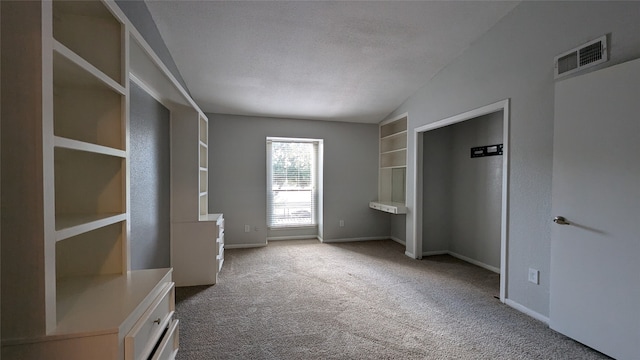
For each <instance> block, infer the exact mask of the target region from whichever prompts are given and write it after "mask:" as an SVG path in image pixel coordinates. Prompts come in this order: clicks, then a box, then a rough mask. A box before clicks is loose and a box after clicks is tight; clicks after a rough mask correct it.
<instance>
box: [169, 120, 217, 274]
mask: <svg viewBox="0 0 640 360" xmlns="http://www.w3.org/2000/svg"><path fill="white" fill-rule="evenodd" d="M171 124H172V130H171V134H172V137H171V141H172V148H173V151H172V153H171V157H172V158H171V164H172V165H171V166H172V171H171V173H172V174H173V177H172V183H173V198H172V205H171V207H172V216H171V219H172V220H171V224H172V225H171V266H172V267H173V268H174V279H175V282H176V285H177V286H193V285H211V284H215V283H216V282H217V281H218V273H219V272H220V270H221V268H222V263H223V261H224V217H223V215H222V214H209V161H208V146H209V141H208V138H209V123H208V119H207V118H206V116H204V114H202V113H198V112H195V111H193V110H190V109H180V108H179V109H176V110H175V111H174V112H172V123H171Z"/></svg>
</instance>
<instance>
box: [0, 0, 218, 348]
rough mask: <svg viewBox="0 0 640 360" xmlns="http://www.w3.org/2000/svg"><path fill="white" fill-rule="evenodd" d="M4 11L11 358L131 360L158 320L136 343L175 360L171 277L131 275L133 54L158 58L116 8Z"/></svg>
mask: <svg viewBox="0 0 640 360" xmlns="http://www.w3.org/2000/svg"><path fill="white" fill-rule="evenodd" d="M0 6H2V12H1V16H2V24H3V29H6V30H7V31H10V32H11V33H12V34H15V36H10V37H6V40H5V39H3V40H5V41H3V42H2V51H3V52H5V53H11V54H12V56H11V57H10V58H7V59H3V70H5V71H3V79H2V91H1V94H2V102H3V103H10V104H12V106H11V107H3V108H2V129H3V142H2V150H3V153H7V151H8V150H9V151H10V152H11V156H10V157H5V158H3V161H2V186H3V197H2V204H3V205H2V208H3V211H2V233H3V235H4V236H3V237H2V241H3V242H2V248H3V252H2V264H3V269H4V270H5V271H3V281H2V293H3V294H5V296H3V297H2V310H3V316H2V356H3V357H4V358H6V359H12V358H20V359H22V358H25V359H36V358H44V357H51V358H64V359H72V360H73V359H118V360H122V359H124V357H125V348H126V346H125V335H126V334H128V333H129V332H130V331H131V329H133V328H134V326H135V325H136V324H140V321H142V320H141V318H142V317H143V315H144V314H151V315H154V316H155V315H158V314H160V315H162V321H161V323H160V324H159V328H160V329H157V330H155V332H152V333H153V334H154V335H153V336H149V337H147V338H145V337H140V338H139V342H138V343H139V344H140V346H142V347H143V348H147V349H153V348H154V347H155V345H156V344H160V345H161V348H162V349H163V351H164V352H162V354H160V353H158V354H156V355H154V356H156V357H157V358H162V359H170V358H174V357H175V354H176V351H177V349H178V330H177V324H178V322H177V321H172V317H173V311H174V306H175V305H174V302H175V297H174V294H173V285H172V284H173V283H172V269H153V270H137V271H131V270H130V263H129V239H128V237H129V233H130V225H129V219H130V214H129V210H128V209H129V208H130V206H129V202H130V199H129V198H130V197H129V189H130V183H129V182H130V179H129V172H130V171H129V170H130V169H129V167H130V165H129V133H128V132H129V123H128V114H129V99H128V93H129V91H128V86H129V81H128V79H129V64H130V61H129V55H128V54H129V51H130V50H129V47H130V46H133V44H135V47H136V48H137V49H145V51H144V52H142V55H141V54H137V55H138V57H137V58H136V61H137V63H136V64H138V65H139V64H140V63H145V64H147V63H149V62H151V63H153V61H157V56H155V54H153V53H152V52H150V50H149V49H150V48H149V46H148V45H147V44H146V43H145V42H144V40H143V39H142V38H141V36H140V35H139V34H138V33H137V31H135V30H134V29H133V28H132V27H131V24H130V23H129V21H128V20H127V19H126V17H125V16H124V14H122V12H121V11H120V9H119V8H118V6H117V5H115V3H113V2H110V1H106V2H103V1H88V2H74V1H69V2H66V1H65V2H63V1H53V2H51V1H30V2H2V3H1V4H0ZM131 38H133V40H132V39H131ZM140 56H148V57H149V58H150V59H151V60H148V59H147V60H143V59H141V58H140ZM145 61H146V62H145ZM160 68H161V69H162V67H160ZM156 70H157V68H156ZM165 70H166V69H165ZM159 74H160V75H159ZM161 75H162V72H160V73H157V74H155V75H154V76H161ZM164 76H165V78H166V79H169V81H168V83H169V84H172V86H174V88H175V89H174V90H173V91H174V93H176V94H179V95H181V96H183V95H184V94H186V91H184V89H181V88H180V87H179V85H176V84H177V82H175V81H174V80H172V79H173V77H172V76H171V75H169V74H168V72H167V71H165V73H164ZM143 80H144V79H143ZM165 82H166V80H165ZM9 89H10V91H7V90H9ZM176 89H177V90H176ZM162 90H163V91H166V89H162ZM185 99H186V100H183V102H184V103H185V104H188V105H194V104H195V103H194V102H193V100H192V99H190V98H185ZM195 109H196V113H200V110H199V109H197V107H195ZM205 125H206V119H205ZM199 126H200V124H199V123H198V121H197V120H196V127H199ZM198 139H199V135H198V134H196V137H195V138H194V141H195V142H196V143H198ZM204 140H205V142H206V137H205V138H204ZM205 145H206V144H205ZM196 149H197V146H196ZM200 161H201V160H200V159H199V158H198V156H197V151H196V156H195V162H196V168H195V173H196V175H195V178H196V179H197V181H199V175H198V166H197V165H198V163H199V162H200ZM203 164H206V159H205V160H204V162H203ZM205 168H206V167H205ZM198 190H199V184H197V185H196V186H195V189H194V192H195V195H194V198H195V201H194V202H195V204H196V209H195V211H194V213H195V214H196V215H198V214H199V208H198V206H199V203H200V201H199V198H200V193H199V192H198ZM205 192H206V189H205ZM9 204H10V206H9ZM214 237H215V234H214ZM214 241H215V239H214ZM214 260H215V257H214ZM214 262H215V261H214ZM7 270H9V271H7ZM7 294H10V295H7ZM158 299H160V300H158ZM156 305H157V307H154V306H156ZM150 308H151V309H150ZM158 309H161V310H158ZM158 311H159V313H158ZM151 317H153V316H151ZM151 321H153V319H151ZM165 329H167V332H166V334H167V335H165V336H164V337H161V335H162V334H163V333H164V330H165ZM44 354H46V355H44Z"/></svg>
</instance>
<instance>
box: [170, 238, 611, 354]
mask: <svg viewBox="0 0 640 360" xmlns="http://www.w3.org/2000/svg"><path fill="white" fill-rule="evenodd" d="M225 257H226V260H225V263H224V267H223V269H222V272H221V273H220V278H219V282H218V284H217V285H215V286H210V287H188V288H178V289H177V299H176V303H177V304H176V307H177V311H176V313H177V317H178V318H179V319H180V351H179V352H178V359H179V360H180V359H182V360H196V359H198V360H200V359H581V360H583V359H607V357H606V356H603V355H602V354H600V353H597V352H595V351H593V350H591V349H589V348H587V347H585V346H583V345H581V344H579V343H577V342H575V341H573V340H571V339H569V338H567V337H565V336H563V335H560V334H558V333H556V332H554V331H552V330H550V329H549V328H548V327H547V326H546V325H544V324H543V323H541V322H539V321H537V320H534V319H532V318H530V317H528V316H526V315H524V314H522V313H520V312H518V311H516V310H514V309H512V308H510V307H508V306H506V305H504V304H502V303H500V301H499V300H497V299H496V298H494V296H495V295H497V294H498V292H499V277H498V275H497V274H495V273H492V272H490V271H487V270H484V269H482V268H479V267H477V266H474V265H470V264H468V263H465V262H462V261H459V260H457V259H455V258H452V257H450V256H435V257H429V258H425V259H423V260H413V259H410V258H408V257H406V256H405V255H404V247H403V246H401V245H399V244H397V243H395V242H393V241H370V242H357V243H342V244H321V243H319V242H317V241H281V242H271V243H270V244H269V246H267V247H264V248H255V249H233V250H227V251H226V252H225Z"/></svg>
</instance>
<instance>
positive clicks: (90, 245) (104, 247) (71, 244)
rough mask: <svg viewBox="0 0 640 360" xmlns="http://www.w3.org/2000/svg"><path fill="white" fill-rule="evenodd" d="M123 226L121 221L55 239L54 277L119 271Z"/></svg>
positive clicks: (120, 270)
mask: <svg viewBox="0 0 640 360" xmlns="http://www.w3.org/2000/svg"><path fill="white" fill-rule="evenodd" d="M125 227H126V226H125V222H124V221H120V222H116V223H113V224H111V225H108V226H104V227H100V228H97V229H94V230H92V231H88V232H84V233H82V234H79V235H76V236H72V237H69V238H67V239H64V240H62V241H58V242H56V279H62V278H68V277H73V276H92V275H105V274H121V273H122V272H123V263H122V259H123V254H122V251H123V250H122V249H123V242H124V234H125V233H126V228H125Z"/></svg>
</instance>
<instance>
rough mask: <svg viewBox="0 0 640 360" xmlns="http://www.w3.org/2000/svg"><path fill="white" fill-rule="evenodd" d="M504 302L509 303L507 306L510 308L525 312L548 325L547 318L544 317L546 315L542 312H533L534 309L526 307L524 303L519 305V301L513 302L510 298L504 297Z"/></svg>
mask: <svg viewBox="0 0 640 360" xmlns="http://www.w3.org/2000/svg"><path fill="white" fill-rule="evenodd" d="M504 303H505V304H507V305H509V306H511V307H512V308H514V309H516V310H518V311H520V312H521V313H525V314H527V315H529V316H531V317H532V318H534V319H536V320H538V321H542V322H543V323H545V324H546V325H549V318H548V317H546V316H544V315H542V314H540V313H538V312H535V311H533V310H531V309H529V308H528V307H526V306H524V305H521V304H519V303H517V302H515V301H513V300H511V299H505V301H504Z"/></svg>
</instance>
